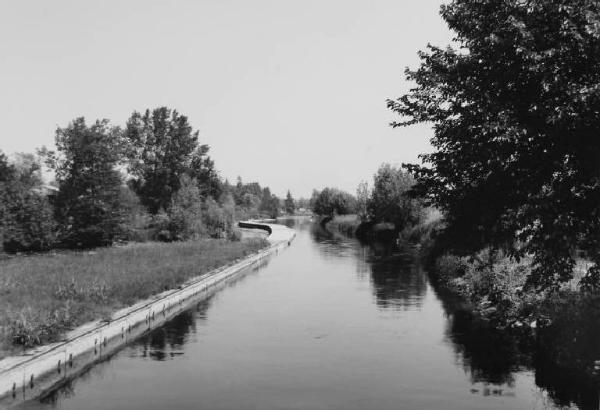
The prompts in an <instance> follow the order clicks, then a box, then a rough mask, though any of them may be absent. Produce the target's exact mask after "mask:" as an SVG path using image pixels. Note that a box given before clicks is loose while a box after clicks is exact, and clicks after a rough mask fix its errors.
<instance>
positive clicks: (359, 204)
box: [356, 181, 371, 220]
mask: <svg viewBox="0 0 600 410" xmlns="http://www.w3.org/2000/svg"><path fill="white" fill-rule="evenodd" d="M370 196H371V190H370V189H369V183H368V182H366V181H362V182H361V183H360V184H358V187H357V188H356V213H357V215H358V217H359V218H360V219H362V220H365V219H367V217H368V215H369V214H368V210H367V204H368V203H369V198H370Z"/></svg>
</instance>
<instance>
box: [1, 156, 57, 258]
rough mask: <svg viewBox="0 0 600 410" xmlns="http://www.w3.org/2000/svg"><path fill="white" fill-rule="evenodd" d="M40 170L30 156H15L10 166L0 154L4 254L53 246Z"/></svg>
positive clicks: (39, 249)
mask: <svg viewBox="0 0 600 410" xmlns="http://www.w3.org/2000/svg"><path fill="white" fill-rule="evenodd" d="M40 169H41V167H40V163H39V160H38V159H37V158H36V157H35V156H34V155H32V154H17V158H16V160H15V161H14V162H13V163H9V162H8V160H7V158H6V157H5V156H4V154H2V153H1V152H0V228H1V229H0V230H1V232H2V235H1V236H2V237H1V240H2V245H3V248H4V250H5V251H7V252H18V251H42V250H47V249H49V248H50V247H51V246H52V245H53V244H54V240H55V225H56V224H55V221H54V218H53V215H52V207H51V205H50V203H49V201H48V198H47V197H46V195H45V192H44V191H43V187H42V177H41V172H40Z"/></svg>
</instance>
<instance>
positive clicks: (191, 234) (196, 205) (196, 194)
mask: <svg viewBox="0 0 600 410" xmlns="http://www.w3.org/2000/svg"><path fill="white" fill-rule="evenodd" d="M179 185H180V188H179V189H178V190H177V192H176V193H175V195H174V196H173V200H172V201H171V206H170V207H169V210H168V215H169V218H170V229H169V231H170V233H171V235H170V239H171V240H175V239H176V240H188V239H199V238H200V237H201V236H202V233H203V229H204V227H203V224H202V196H201V194H200V190H199V189H198V183H197V181H196V180H194V179H192V178H190V177H189V176H188V175H185V174H184V175H182V177H181V181H180V184H179Z"/></svg>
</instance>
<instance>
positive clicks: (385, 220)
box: [332, 0, 600, 374]
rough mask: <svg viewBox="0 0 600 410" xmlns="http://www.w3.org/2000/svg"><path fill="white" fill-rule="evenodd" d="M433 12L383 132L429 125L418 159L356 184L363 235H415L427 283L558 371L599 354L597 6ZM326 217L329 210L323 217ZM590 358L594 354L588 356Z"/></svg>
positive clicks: (454, 6) (452, 7) (461, 6)
mask: <svg viewBox="0 0 600 410" xmlns="http://www.w3.org/2000/svg"><path fill="white" fill-rule="evenodd" d="M441 15H442V17H443V18H444V19H445V20H446V22H447V23H448V26H449V27H450V29H452V30H453V31H454V32H455V34H456V37H455V42H454V44H453V45H452V46H449V47H436V46H431V45H430V46H428V49H427V50H426V51H422V52H420V54H419V56H420V58H421V63H420V66H419V67H418V68H417V69H414V70H413V69H407V71H406V77H407V79H408V80H410V81H412V82H413V83H414V84H415V85H414V87H413V89H412V90H410V91H409V92H408V93H406V94H405V95H403V96H401V97H400V98H398V99H396V100H389V101H388V107H389V108H390V109H391V110H392V111H394V112H395V113H396V114H397V115H398V116H399V118H400V119H399V120H398V121H397V122H394V123H393V124H392V126H394V127H407V126H411V125H413V124H417V123H427V124H431V125H433V137H432V139H431V143H432V145H433V147H434V150H433V152H431V153H428V154H423V155H421V157H420V158H421V160H422V162H421V163H420V164H405V165H403V167H402V168H397V167H392V166H390V165H386V164H384V165H382V166H381V167H380V169H379V170H378V171H377V173H376V175H375V177H374V180H373V185H372V188H369V185H368V184H367V183H362V184H361V185H360V186H359V187H358V189H357V198H356V199H357V213H358V215H359V219H360V223H359V224H357V219H354V220H353V221H354V222H352V223H351V224H348V223H344V222H341V221H340V223H337V224H334V225H332V226H336V227H343V228H342V230H348V229H351V228H348V226H350V225H351V226H355V227H356V231H355V233H356V234H357V235H358V236H362V237H365V238H367V239H373V238H376V237H379V238H378V239H381V236H382V235H381V232H385V231H386V229H385V228H386V227H387V228H388V229H387V233H388V237H389V239H394V240H397V241H411V242H413V243H417V245H418V247H419V248H420V249H421V254H422V255H423V257H424V258H426V259H427V261H428V262H429V264H430V266H431V269H430V270H431V273H432V277H434V278H435V280H436V282H437V285H438V286H443V287H445V288H447V289H451V290H452V291H453V292H455V293H457V294H459V295H461V296H462V297H463V298H464V299H466V300H468V301H469V302H470V303H471V304H472V306H473V309H474V310H476V311H477V312H478V313H480V315H481V316H482V317H484V318H486V319H487V320H489V321H491V322H492V323H494V324H495V325H496V326H497V327H500V328H504V329H510V330H511V331H515V332H518V333H521V334H526V335H529V336H535V337H536V338H537V341H538V343H540V344H542V345H544V346H545V347H546V348H547V350H548V351H549V352H550V357H552V358H553V359H554V360H555V361H556V362H557V363H559V364H560V365H565V366H566V367H576V368H578V369H580V370H584V371H586V372H588V373H589V374H592V373H593V370H594V361H595V360H598V359H600V349H599V348H598V347H597V346H600V343H598V342H599V341H600V334H599V332H598V331H597V330H595V329H598V328H599V327H600V321H599V318H600V314H599V313H598V312H599V310H600V307H599V306H600V304H599V302H600V293H599V290H600V239H599V238H600V162H599V161H598V159H599V158H600V140H598V138H597V133H598V129H600V117H599V116H598V112H599V110H600V98H598V92H597V89H598V85H599V84H600V70H599V68H600V57H599V56H600V54H599V53H598V52H597V51H598V49H599V47H600V31H599V30H598V27H599V22H600V9H599V8H598V5H597V3H596V2H593V1H590V0H580V1H576V2H573V1H567V0H561V1H556V2H541V1H533V2H495V3H494V2H486V3H485V4H482V3H479V2H469V1H465V0H454V1H452V2H450V3H449V4H447V5H444V6H442V8H441ZM334 220H335V218H334ZM594 355H595V356H594Z"/></svg>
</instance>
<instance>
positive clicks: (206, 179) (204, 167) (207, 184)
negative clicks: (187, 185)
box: [188, 144, 224, 199]
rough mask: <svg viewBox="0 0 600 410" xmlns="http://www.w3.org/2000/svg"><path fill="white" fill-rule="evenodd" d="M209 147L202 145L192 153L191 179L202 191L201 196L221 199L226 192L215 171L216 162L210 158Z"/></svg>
mask: <svg viewBox="0 0 600 410" xmlns="http://www.w3.org/2000/svg"><path fill="white" fill-rule="evenodd" d="M208 150H209V147H208V145H205V144H204V145H200V146H199V147H198V148H196V150H195V151H194V152H193V153H192V156H191V159H190V169H189V171H188V173H189V175H190V177H192V178H193V179H195V180H196V181H197V184H198V188H199V189H200V194H201V195H202V196H203V197H204V198H206V197H208V196H211V197H213V198H215V199H217V198H219V197H220V196H221V194H222V193H223V192H224V187H223V183H222V182H221V178H220V177H219V173H218V172H217V170H216V169H215V162H214V161H213V160H212V159H211V158H210V157H209V156H208Z"/></svg>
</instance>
